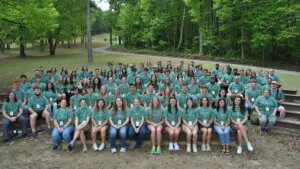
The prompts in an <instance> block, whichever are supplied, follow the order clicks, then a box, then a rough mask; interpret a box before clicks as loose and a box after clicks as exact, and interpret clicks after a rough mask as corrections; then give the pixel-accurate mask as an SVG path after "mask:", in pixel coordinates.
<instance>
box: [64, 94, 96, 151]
mask: <svg viewBox="0 0 300 169" xmlns="http://www.w3.org/2000/svg"><path fill="white" fill-rule="evenodd" d="M90 118H91V109H89V108H88V106H87V103H86V100H85V99H84V98H82V99H81V101H80V107H79V108H78V109H76V111H75V133H74V136H73V140H72V141H71V142H70V144H69V147H70V148H69V149H70V151H72V150H73V147H74V143H75V141H76V140H77V139H78V137H79V136H80V141H81V143H82V145H83V150H82V152H84V153H85V152H87V146H86V142H85V134H84V132H85V131H88V130H89V129H90V126H89V121H90Z"/></svg>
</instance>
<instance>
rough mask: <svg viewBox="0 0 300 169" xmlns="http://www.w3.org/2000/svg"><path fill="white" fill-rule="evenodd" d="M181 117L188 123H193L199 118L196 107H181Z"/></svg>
mask: <svg viewBox="0 0 300 169" xmlns="http://www.w3.org/2000/svg"><path fill="white" fill-rule="evenodd" d="M182 118H183V119H184V120H185V121H186V122H188V123H189V125H192V124H194V122H195V120H196V119H198V118H199V114H198V111H197V108H187V109H183V112H182Z"/></svg>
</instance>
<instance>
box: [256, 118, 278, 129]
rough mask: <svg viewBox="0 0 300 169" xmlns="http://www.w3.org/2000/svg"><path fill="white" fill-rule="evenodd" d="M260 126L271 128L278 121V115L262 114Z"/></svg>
mask: <svg viewBox="0 0 300 169" xmlns="http://www.w3.org/2000/svg"><path fill="white" fill-rule="evenodd" d="M259 123H260V126H261V127H263V128H266V129H269V128H270V127H272V126H274V124H275V123H276V116H272V115H262V116H261V117H260V118H259Z"/></svg>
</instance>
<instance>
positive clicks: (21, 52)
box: [20, 37, 26, 57]
mask: <svg viewBox="0 0 300 169" xmlns="http://www.w3.org/2000/svg"><path fill="white" fill-rule="evenodd" d="M23 40H24V38H23V37H20V57H26V54H25V45H24V42H23Z"/></svg>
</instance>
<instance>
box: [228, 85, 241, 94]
mask: <svg viewBox="0 0 300 169" xmlns="http://www.w3.org/2000/svg"><path fill="white" fill-rule="evenodd" d="M228 89H229V90H230V91H231V92H232V93H233V94H238V93H240V92H244V84H243V83H242V82H239V83H235V82H233V83H231V84H230V85H229V88H228Z"/></svg>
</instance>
